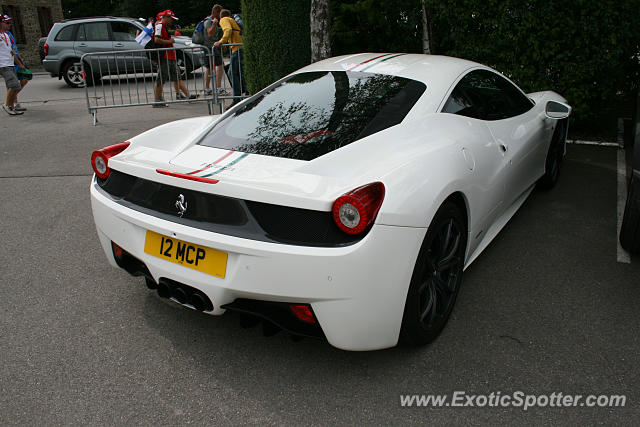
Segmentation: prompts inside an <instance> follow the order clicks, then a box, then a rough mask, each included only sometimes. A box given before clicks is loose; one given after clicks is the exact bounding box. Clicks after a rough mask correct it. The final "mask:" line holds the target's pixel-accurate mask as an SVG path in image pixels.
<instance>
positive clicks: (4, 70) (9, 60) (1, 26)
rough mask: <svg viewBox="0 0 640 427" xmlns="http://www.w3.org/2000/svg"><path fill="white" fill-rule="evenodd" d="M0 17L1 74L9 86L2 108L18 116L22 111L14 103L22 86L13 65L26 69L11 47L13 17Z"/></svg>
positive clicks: (11, 114)
mask: <svg viewBox="0 0 640 427" xmlns="http://www.w3.org/2000/svg"><path fill="white" fill-rule="evenodd" d="M0 18H1V21H0V75H2V77H3V78H4V83H5V85H6V86H7V97H6V99H5V105H3V106H2V109H3V110H4V111H6V112H7V114H9V115H10V116H18V115H20V114H22V111H16V110H15V109H14V108H13V105H14V104H15V102H16V99H17V97H18V92H20V89H22V86H21V85H20V82H19V81H18V76H17V75H16V72H15V69H14V68H13V66H14V64H17V65H18V66H19V67H20V69H24V65H23V64H22V62H20V59H19V58H18V57H17V56H16V52H14V50H13V49H12V47H11V37H10V36H9V33H8V31H9V24H10V22H11V21H13V19H12V18H11V17H10V16H8V15H0Z"/></svg>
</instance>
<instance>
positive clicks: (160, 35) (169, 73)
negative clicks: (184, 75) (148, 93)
mask: <svg viewBox="0 0 640 427" xmlns="http://www.w3.org/2000/svg"><path fill="white" fill-rule="evenodd" d="M177 20H178V18H176V16H175V14H174V13H173V12H172V11H171V10H168V9H167V10H165V11H164V12H160V13H159V14H158V22H157V23H156V29H155V33H154V41H155V42H156V43H157V44H158V45H160V46H162V47H164V48H172V47H173V43H174V41H175V40H174V39H173V37H171V36H170V35H169V31H168V30H167V27H168V26H169V24H171V23H172V22H173V21H177ZM167 81H169V82H173V86H174V88H175V90H176V93H177V95H176V96H177V98H178V99H195V98H196V95H189V91H188V90H187V86H186V85H185V84H184V82H183V81H182V80H180V79H179V78H178V66H177V65H176V51H175V49H173V50H167V51H164V52H163V53H162V54H161V55H160V60H159V61H158V77H157V78H156V84H155V103H154V104H153V106H154V107H168V105H167V104H165V102H164V98H163V97H162V86H163V85H164V83H165V82H167ZM180 91H182V93H180ZM183 94H184V95H183Z"/></svg>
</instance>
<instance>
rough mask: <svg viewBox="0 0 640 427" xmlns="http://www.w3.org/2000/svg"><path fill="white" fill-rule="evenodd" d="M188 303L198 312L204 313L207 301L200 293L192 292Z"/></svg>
mask: <svg viewBox="0 0 640 427" xmlns="http://www.w3.org/2000/svg"><path fill="white" fill-rule="evenodd" d="M189 303H190V304H191V305H192V306H193V308H195V309H196V310H198V311H204V310H205V308H207V305H208V304H207V300H206V297H205V296H204V295H202V294H201V293H200V292H194V293H192V294H191V298H190V299H189Z"/></svg>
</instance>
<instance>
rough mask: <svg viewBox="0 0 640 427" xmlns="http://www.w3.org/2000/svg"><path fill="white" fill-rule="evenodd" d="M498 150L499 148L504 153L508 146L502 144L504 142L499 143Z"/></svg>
mask: <svg viewBox="0 0 640 427" xmlns="http://www.w3.org/2000/svg"><path fill="white" fill-rule="evenodd" d="M500 150H501V151H502V152H503V153H506V152H507V150H508V147H507V146H506V145H504V144H500Z"/></svg>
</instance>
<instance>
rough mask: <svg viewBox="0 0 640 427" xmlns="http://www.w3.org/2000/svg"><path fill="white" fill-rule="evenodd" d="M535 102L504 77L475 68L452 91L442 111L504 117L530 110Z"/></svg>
mask: <svg viewBox="0 0 640 427" xmlns="http://www.w3.org/2000/svg"><path fill="white" fill-rule="evenodd" d="M532 107H533V102H532V101H531V100H530V99H529V98H527V97H526V96H525V95H524V94H523V93H522V92H521V91H520V90H519V89H518V88H517V87H515V86H514V85H513V84H511V83H510V82H509V81H508V80H506V79H505V78H504V77H502V76H500V75H498V74H496V73H494V72H491V71H488V70H476V71H471V72H470V73H469V74H467V75H466V76H464V77H463V78H462V80H460V82H459V83H458V84H457V85H456V87H455V88H454V89H453V91H452V92H451V96H450V97H449V99H448V100H447V102H446V103H445V106H444V108H443V109H442V112H444V113H452V114H458V115H461V116H467V117H472V118H476V119H481V120H502V119H506V118H509V117H515V116H518V115H520V114H523V113H525V112H527V111H529V110H530V109H531V108H532Z"/></svg>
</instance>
